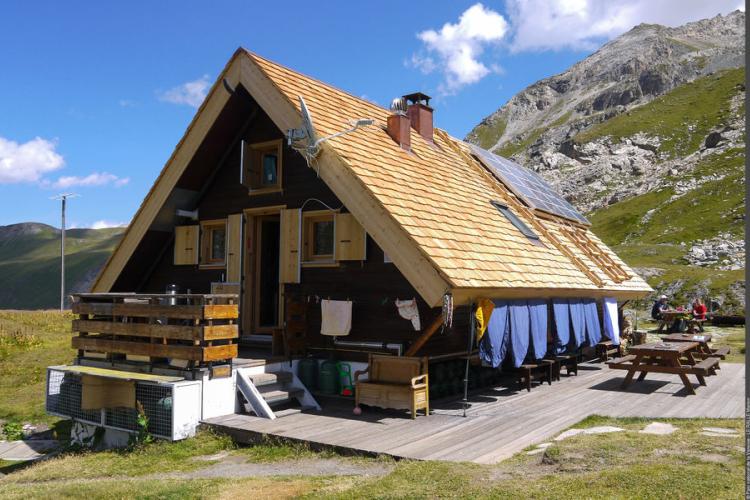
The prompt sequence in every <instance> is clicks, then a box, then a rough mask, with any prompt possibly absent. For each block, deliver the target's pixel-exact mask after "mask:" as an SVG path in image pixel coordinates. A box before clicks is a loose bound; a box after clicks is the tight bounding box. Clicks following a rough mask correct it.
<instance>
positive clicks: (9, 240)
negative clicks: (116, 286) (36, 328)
mask: <svg viewBox="0 0 750 500" xmlns="http://www.w3.org/2000/svg"><path fill="white" fill-rule="evenodd" d="M123 231H124V228H110V229H69V230H67V231H66V239H65V245H66V248H65V255H66V258H65V263H66V265H65V272H66V275H65V282H66V289H67V290H68V291H69V292H71V293H72V292H82V291H87V290H89V288H90V287H91V284H92V283H93V281H94V279H95V278H96V275H97V274H98V272H99V270H100V269H101V267H102V266H103V265H104V262H105V261H106V260H107V258H108V257H109V255H110V253H112V250H113V249H114V246H115V245H116V244H117V242H118V241H119V239H120V237H121V236H122V233H123ZM0 283H2V285H3V286H2V287H0V309H49V308H55V307H59V305H60V230H59V229H57V228H54V227H52V226H48V225H46V224H40V223H36V222H25V223H21V224H11V225H9V226H0Z"/></svg>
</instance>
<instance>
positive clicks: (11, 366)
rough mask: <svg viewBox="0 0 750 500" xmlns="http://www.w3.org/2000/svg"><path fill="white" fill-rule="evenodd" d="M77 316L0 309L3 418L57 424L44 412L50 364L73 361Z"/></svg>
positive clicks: (0, 386)
mask: <svg viewBox="0 0 750 500" xmlns="http://www.w3.org/2000/svg"><path fill="white" fill-rule="evenodd" d="M72 319H73V315H72V314H70V313H60V312H58V311H35V312H33V313H32V312H20V311H0V373H2V376H1V377H0V419H3V420H12V421H19V422H32V423H54V422H56V421H57V419H56V418H54V417H51V416H49V415H47V414H46V413H45V411H44V393H45V383H46V377H47V371H46V368H47V366H51V365H59V364H64V363H69V362H70V361H71V360H72V359H73V356H74V354H75V353H74V351H73V350H72V349H71V347H70V338H71V332H70V324H71V321H72Z"/></svg>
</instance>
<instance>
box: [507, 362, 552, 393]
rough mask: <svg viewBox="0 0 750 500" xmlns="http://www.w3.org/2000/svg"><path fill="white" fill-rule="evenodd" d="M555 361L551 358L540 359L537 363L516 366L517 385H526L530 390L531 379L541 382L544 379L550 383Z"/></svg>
mask: <svg viewBox="0 0 750 500" xmlns="http://www.w3.org/2000/svg"><path fill="white" fill-rule="evenodd" d="M556 364H557V362H556V361H554V360H552V359H541V360H539V362H538V363H524V364H522V365H521V366H519V367H518V368H516V381H517V382H518V385H519V387H526V390H527V391H529V392H531V381H532V380H539V381H541V382H542V383H544V381H545V380H546V381H547V383H548V384H549V385H552V376H553V373H554V369H555V365H556Z"/></svg>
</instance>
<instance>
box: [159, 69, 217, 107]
mask: <svg viewBox="0 0 750 500" xmlns="http://www.w3.org/2000/svg"><path fill="white" fill-rule="evenodd" d="M209 88H211V81H210V80H209V76H208V75H203V76H202V77H200V78H198V79H197V80H193V81H192V82H186V83H183V84H182V85H178V86H176V87H173V88H171V89H169V90H167V91H164V92H159V100H160V101H165V102H171V103H172V104H186V105H188V106H192V107H194V108H197V107H198V106H200V105H201V103H203V100H204V99H205V98H206V94H208V89H209Z"/></svg>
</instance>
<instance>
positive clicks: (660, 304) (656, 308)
mask: <svg viewBox="0 0 750 500" xmlns="http://www.w3.org/2000/svg"><path fill="white" fill-rule="evenodd" d="M668 310H669V304H668V303H667V296H666V295H662V296H661V297H659V300H657V301H656V302H654V305H653V307H652V308H651V319H654V320H656V321H658V325H659V326H658V328H657V330H656V331H657V333H661V332H662V330H663V329H664V326H665V324H666V323H665V322H664V311H668Z"/></svg>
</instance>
